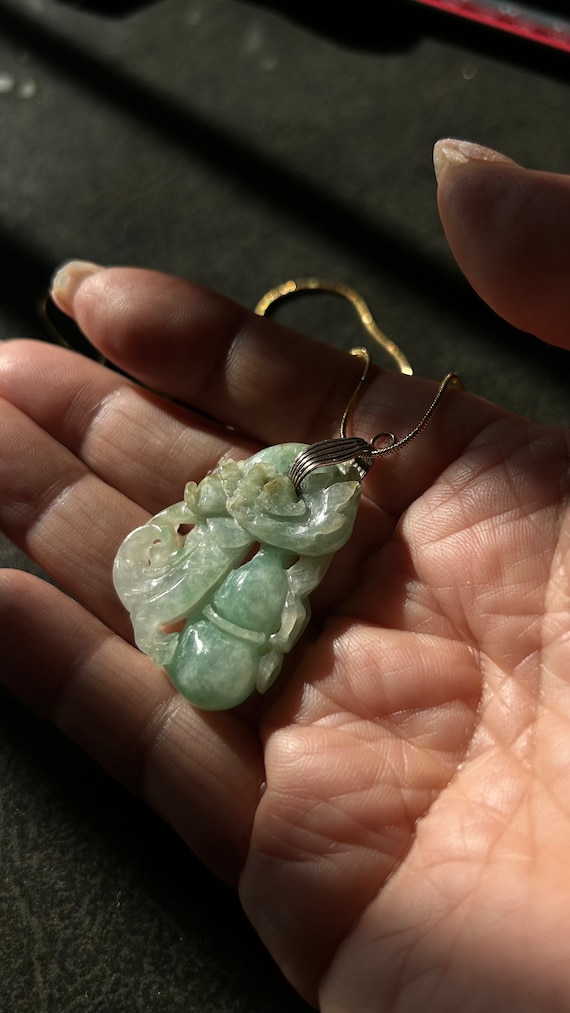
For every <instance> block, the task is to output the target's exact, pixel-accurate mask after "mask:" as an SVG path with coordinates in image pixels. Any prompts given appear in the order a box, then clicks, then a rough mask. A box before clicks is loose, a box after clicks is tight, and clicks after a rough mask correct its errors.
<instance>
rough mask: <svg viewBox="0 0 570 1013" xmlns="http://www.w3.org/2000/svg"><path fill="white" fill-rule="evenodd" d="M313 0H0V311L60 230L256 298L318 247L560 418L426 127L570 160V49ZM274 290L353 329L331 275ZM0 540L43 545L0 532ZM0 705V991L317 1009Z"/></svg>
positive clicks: (107, 259)
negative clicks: (305, 286) (461, 242)
mask: <svg viewBox="0 0 570 1013" xmlns="http://www.w3.org/2000/svg"><path fill="white" fill-rule="evenodd" d="M330 6H332V5H329V4H312V5H310V4H301V3H297V4H295V3H291V4H287V3H285V2H282V3H279V4H277V3H276V4H274V5H271V4H263V3H261V2H258V3H245V2H240V0H157V2H155V3H152V2H147V3H142V2H140V3H137V2H136V0H130V2H127V0H125V2H119V0H116V2H115V3H114V4H110V3H103V2H102V0H100V3H99V12H96V10H94V9H90V8H95V7H97V4H96V3H95V0H93V3H90V4H87V3H83V4H82V3H80V2H79V0H77V2H76V3H72V2H66V3H63V2H61V3H58V2H56V0H0V138H1V157H0V258H1V271H0V339H8V338H10V337H11V336H14V335H27V336H34V337H38V336H44V335H45V331H44V327H43V324H42V319H41V314H40V313H38V307H39V306H41V303H42V300H43V298H44V295H45V291H46V289H47V286H48V284H49V279H50V276H51V274H52V272H53V270H54V269H55V267H56V266H57V265H58V264H59V263H60V262H61V261H63V260H66V259H68V258H70V257H81V258H86V259H90V260H95V261H99V262H100V263H102V264H117V263H129V264H138V265H145V266H149V267H154V268H158V269H161V270H165V271H171V272H174V273H176V274H181V275H185V276H189V277H193V278H195V279H197V280H199V281H201V282H204V283H205V284H207V285H209V286H211V287H214V288H219V289H221V290H222V291H224V292H225V293H227V294H228V295H230V296H232V297H234V298H236V299H238V300H240V301H242V302H244V303H246V304H248V305H254V304H255V303H256V302H257V299H258V297H259V296H260V295H261V294H262V293H263V292H264V291H265V290H266V289H268V288H271V287H272V286H274V285H275V284H277V283H278V282H281V281H284V280H285V279H287V278H289V277H295V276H297V277H298V276H304V275H308V274H311V275H320V276H321V277H325V278H334V279H338V280H340V281H343V282H345V283H349V284H352V285H354V286H355V287H356V288H357V289H358V290H359V291H360V292H361V293H362V294H363V295H364V296H365V298H366V299H367V300H368V302H369V303H370V305H371V307H372V309H373V311H374V312H375V315H376V316H377V318H378V321H379V323H380V325H381V326H382V327H383V328H384V330H385V331H386V332H387V333H388V334H389V335H390V336H391V337H392V338H393V339H394V340H395V341H396V342H397V343H398V344H400V345H401V346H402V348H403V349H404V351H405V352H406V354H407V355H408V357H409V358H410V359H411V361H412V364H413V365H414V367H415V369H416V372H418V373H422V374H425V375H428V376H431V377H434V378H437V379H439V378H440V377H441V376H442V375H443V374H444V373H446V372H447V371H448V370H450V369H453V370H456V371H457V372H459V373H460V374H461V375H462V376H463V377H464V379H465V382H466V385H467V386H468V387H469V388H470V389H471V390H474V391H475V392H477V393H479V394H481V395H482V396H485V397H490V398H492V399H494V400H497V401H499V402H500V403H501V404H503V405H506V406H507V407H509V408H511V409H513V410H515V411H520V412H523V413H525V414H527V415H530V416H531V417H532V418H534V419H536V420H539V421H545V422H567V421H568V416H569V415H570V411H569V407H568V393H567V391H568V384H567V380H566V369H567V357H565V356H564V355H563V354H562V353H561V352H560V351H558V350H556V349H550V348H547V347H545V346H542V345H540V344H539V343H538V342H537V341H536V340H535V339H534V338H532V337H530V336H528V335H522V334H520V333H517V332H514V331H513V330H511V329H510V328H508V327H507V326H506V325H504V324H503V323H502V322H501V321H499V320H497V319H496V318H495V317H493V315H492V314H491V313H490V312H489V311H487V310H486V309H485V308H484V307H482V306H481V304H480V303H479V301H478V300H477V298H476V297H475V296H474V295H472V294H471V293H470V291H469V290H468V288H467V286H466V284H465V283H464V281H463V279H462V277H461V276H460V274H459V272H458V271H457V269H456V268H455V266H454V264H453V261H452V259H451V257H450V254H449V253H448V250H447V247H446V244H445V240H444V238H443V235H442V231H441V227H440V224H439V219H438V215H437V210H436V203H435V185H434V179H433V172H432V167H431V150H432V146H433V142H434V141H435V140H436V139H437V138H438V137H442V136H446V135H451V136H459V137H465V138H469V139H472V140H476V141H479V142H480V143H483V144H487V145H490V146H492V147H496V148H498V149H500V150H503V151H505V152H506V153H507V154H509V155H510V156H511V157H513V158H515V159H517V160H518V161H520V162H522V163H524V164H525V165H528V166H530V167H536V168H545V169H550V170H553V171H562V172H564V171H570V129H569V113H570V89H569V85H568V75H569V73H570V57H564V56H561V55H560V54H555V53H553V52H549V51H547V50H538V48H533V47H531V46H525V45H520V44H514V43H511V42H509V41H508V40H507V39H506V38H505V37H503V36H499V35H492V34H489V33H485V32H484V31H480V30H478V29H475V28H474V27H467V26H462V25H460V24H459V23H458V22H457V21H455V20H453V19H446V18H445V17H442V16H440V15H437V14H435V13H434V14H425V13H424V12H422V14H421V16H420V15H419V14H417V13H416V12H415V11H413V10H412V8H411V7H409V6H408V5H407V4H406V3H404V2H400V3H398V2H395V3H393V4H390V3H384V4H383V5H380V4H364V3H359V2H357V0H356V2H352V3H351V4H349V5H342V12H343V13H342V18H339V19H337V20H335V16H334V14H333V13H331V12H330V11H326V8H329V7H330ZM307 8H310V15H309V16H307V14H306V9H307ZM369 8H374V12H371V11H370V9H369ZM284 11H287V12H288V14H287V13H284ZM280 313H281V316H280V319H282V320H283V321H284V322H292V323H294V324H295V325H296V326H299V327H302V328H306V329H309V330H311V331H312V332H313V333H316V334H319V335H320V336H321V337H323V338H325V339H326V340H331V341H334V342H335V343H337V344H340V345H343V346H346V347H349V346H351V345H353V344H359V343H361V342H362V340H363V335H361V334H360V332H359V331H358V329H357V327H356V325H355V320H354V318H353V315H352V312H351V310H350V309H349V308H348V307H347V308H346V309H345V307H343V306H342V305H341V304H339V303H338V301H336V300H334V299H332V298H330V299H329V298H328V297H320V298H319V299H317V298H316V297H312V298H309V299H299V300H298V301H296V302H295V303H291V304H286V305H285V306H284V307H283V309H282V310H281V311H280ZM379 361H381V360H379ZM0 561H1V562H2V563H4V564H8V565H17V566H22V567H23V566H26V567H30V568H32V569H33V567H32V566H31V564H29V563H28V562H27V561H26V560H25V559H24V558H23V556H22V555H21V554H20V553H18V552H16V550H14V549H13V548H12V547H11V546H9V545H8V544H6V543H5V542H4V541H2V542H0ZM32 621H33V617H31V622H32ZM1 659H2V650H1V645H0V665H1V664H2V660H1ZM0 707H1V709H0V849H1V856H2V862H1V870H2V872H1V875H2V886H1V889H0V898H1V901H0V903H1V905H2V908H1V912H0V931H1V937H0V969H1V971H0V1013H8V1011H10V1013H12V1011H13V1013H19V1011H22V1013H23V1011H30V1013H32V1011H33V1013H51V1011H54V1013H80V1011H85V1013H95V1011H97V1013H159V1011H165V1013H209V1011H215V1013H265V1011H267V1013H301V1011H303V1010H308V1007H307V1006H306V1005H305V1004H304V1003H303V1002H302V1001H301V1000H300V999H298V998H297V997H296V996H295V994H294V993H293V992H292V990H291V989H290V988H289V986H288V985H287V984H286V982H284V980H283V979H282V977H281V975H280V973H279V972H278V971H277V969H276V968H275V967H274V965H273V963H272V961H271V959H270V958H269V957H268V956H267V955H266V953H265V951H264V950H263V948H262V946H261V945H260V944H259V942H258V941H257V939H256V938H255V935H254V934H253V932H252V931H251V930H250V929H249V927H248V924H247V922H246V920H245V918H244V916H243V915H242V913H241V910H240V908H239V904H238V902H237V900H236V898H235V897H234V895H233V894H232V893H231V892H230V891H228V890H226V889H225V888H224V887H222V886H221V885H219V884H218V883H217V882H216V881H215V880H214V879H213V878H212V877H211V876H210V875H209V874H208V873H207V872H206V871H205V870H204V869H203V868H202V867H201V866H200V865H199V864H198V863H197V862H195V861H194V860H193V858H192V856H190V855H189V854H188V853H187V852H186V849H185V848H184V847H183V846H182V844H181V843H180V841H179V840H178V839H177V838H176V837H175V836H174V835H173V834H172V833H171V832H170V831H169V830H168V828H166V827H164V826H163V825H162V824H161V823H160V822H159V821H158V820H157V819H156V818H155V817H154V816H153V815H152V814H151V813H149V812H148V811H147V810H146V809H145V808H144V807H143V806H142V805H141V804H140V803H139V802H138V801H136V800H133V799H132V798H131V797H130V796H128V795H127V794H126V793H125V792H124V791H123V790H122V789H120V788H118V787H117V786H116V785H115V784H114V783H112V782H111V781H110V780H109V778H108V777H107V776H106V775H105V774H104V773H102V772H101V771H100V770H99V769H98V768H97V767H95V765H94V764H92V763H91V762H90V761H89V760H88V759H86V758H84V757H83V756H82V755H81V754H80V753H79V752H78V751H77V750H76V749H75V748H74V747H73V746H71V745H70V744H69V743H68V742H67V741H66V740H64V739H63V738H62V737H61V736H59V735H58V734H57V733H56V732H54V731H53V730H52V729H51V728H50V727H49V726H47V725H46V724H44V723H43V722H41V721H39V720H38V719H36V718H35V717H34V716H32V715H30V714H29V713H28V712H27V711H25V710H24V708H22V707H21V706H20V705H19V704H17V703H16V702H15V701H13V700H12V698H10V697H9V696H8V695H6V694H2V695H1V696H0Z"/></svg>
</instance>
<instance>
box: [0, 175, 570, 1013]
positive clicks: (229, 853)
mask: <svg viewBox="0 0 570 1013" xmlns="http://www.w3.org/2000/svg"><path fill="white" fill-rule="evenodd" d="M438 200H439V207H440V213H441V217H442V222H443V225H444V229H445V231H446V234H447V236H448V239H449V242H450V245H451V248H452V250H453V252H454V254H455V256H456V258H457V260H458V263H459V264H460V266H461V268H462V269H463V270H464V272H465V273H466V275H467V277H468V278H469V280H470V281H471V283H472V284H473V285H474V287H475V288H476V289H477V291H478V292H479V293H480V294H481V295H482V296H483V298H484V299H486V300H487V301H488V302H489V303H490V304H491V305H492V306H493V307H494V308H495V309H496V310H497V311H498V312H499V313H501V314H502V315H503V316H505V317H506V318H507V319H509V320H511V321H513V322H514V323H516V324H517V325H518V326H519V327H522V328H524V329H525V330H531V331H533V332H534V333H536V334H537V336H538V337H540V338H543V339H545V340H548V341H552V342H557V343H559V344H561V345H564V344H566V345H567V344H568V330H567V321H568V319H569V318H570V305H569V303H570V294H569V291H570V290H569V288H568V285H567V281H566V279H567V278H568V275H569V272H570V252H569V251H568V244H567V236H568V231H569V228H568V226H569V225H570V220H569V219H570V180H568V179H566V178H563V177H556V176H549V175H547V174H544V173H532V172H527V171H526V170H524V169H522V168H520V167H518V166H516V165H514V163H511V162H502V161H496V160H495V161H490V160H485V159H483V158H476V159H468V160H466V161H463V162H457V163H449V164H444V165H443V168H442V170H441V174H440V179H439V188H438ZM80 280H81V279H80ZM76 281H77V279H76ZM66 298H67V302H66V306H67V309H68V310H69V311H70V312H71V313H72V314H73V316H74V317H75V319H76V320H77V322H78V323H79V325H80V326H81V328H82V329H83V330H84V332H85V333H86V334H87V336H88V337H89V338H90V340H91V341H92V342H93V344H94V345H96V346H97V348H99V349H100V350H101V351H102V352H103V353H104V354H105V355H106V356H108V357H109V358H110V359H112V360H113V361H115V362H117V363H118V364H120V365H121V366H122V367H123V368H124V369H126V370H127V371H128V372H129V373H130V374H131V375H133V376H134V377H136V378H137V379H139V380H141V381H142V382H144V383H147V384H149V385H152V387H153V389H155V390H157V389H158V390H162V391H164V392H166V393H168V394H171V395H173V396H174V397H176V398H178V399H182V400H183V401H185V402H186V403H189V404H192V405H193V406H194V407H195V408H196V409H199V410H201V411H205V412H207V413H208V414H209V415H210V416H214V417H215V418H221V419H222V420H223V422H225V423H228V424H231V425H232V426H233V427H234V430H232V431H229V430H227V429H225V428H223V427H222V426H219V425H217V424H216V423H213V422H205V421H204V418H203V417H201V416H198V415H194V414H192V412H191V411H186V410H185V409H183V408H180V407H179V406H176V405H173V404H172V403H170V402H167V401H165V400H162V399H161V398H160V397H159V396H158V395H155V394H150V393H148V392H146V391H144V390H142V389H141V388H138V387H137V386H135V385H134V384H131V383H130V382H129V381H127V380H125V379H124V378H123V377H121V376H119V375H118V374H115V373H111V372H109V371H107V370H105V369H104V368H103V367H101V366H99V365H96V364H94V363H92V362H89V361H87V360H84V359H81V358H75V357H73V356H72V353H69V352H67V351H64V350H62V349H57V348H53V347H48V346H44V345H41V344H36V343H32V342H22V341H15V342H9V343H6V344H5V346H4V347H3V348H2V349H1V351H0V399H1V400H0V527H1V528H2V529H3V530H4V531H5V532H6V534H7V535H8V536H9V537H10V538H12V539H13V540H14V541H15V542H16V543H18V544H19V545H20V546H22V548H23V549H24V550H25V551H26V552H27V553H29V554H30V555H31V556H33V557H34V558H35V559H37V560H38V562H39V563H40V564H41V565H42V566H43V567H44V568H45V569H46V570H48V571H50V572H51V573H53V575H54V576H55V578H56V580H57V582H58V584H59V585H60V587H63V588H65V589H67V591H68V593H69V597H67V596H66V595H65V594H64V592H63V591H60V590H58V589H56V588H55V587H53V586H51V585H46V584H44V583H42V582H40V581H39V580H37V579H36V578H33V577H31V576H29V575H27V574H24V573H20V572H7V571H3V572H2V573H0V639H1V642H2V644H3V645H4V646H3V652H4V659H5V661H4V664H3V666H2V677H3V679H4V680H5V681H6V683H7V684H8V685H9V686H10V688H11V689H12V690H13V691H14V692H15V693H16V694H18V696H20V697H22V698H23V699H24V700H26V701H27V702H29V704H30V705H31V706H33V707H34V708H36V709H37V710H39V711H41V712H42V713H44V714H47V715H49V716H50V717H51V718H52V719H53V720H54V721H55V722H56V724H57V725H58V726H59V727H60V728H61V729H62V730H63V731H64V732H65V733H66V734H67V735H69V736H70V737H71V738H73V739H74V740H75V741H76V742H78V743H80V744H81V745H82V746H83V747H84V748H85V749H86V750H88V751H89V752H90V753H91V754H92V755H93V756H94V757H96V758H97V760H99V762H100V763H102V764H103V765H104V766H105V767H107V769H108V770H110V771H111V773H112V774H113V775H114V776H115V777H117V778H119V779H120V780H121V781H122V782H124V783H125V784H127V785H128V786H129V787H130V788H132V790H134V791H136V792H139V793H140V794H142V795H143V796H144V797H145V798H146V799H147V800H148V802H149V804H150V805H152V806H154V807H155V809H157V810H158V812H159V813H161V814H162V816H163V817H164V818H165V819H166V820H167V821H168V822H169V823H170V824H171V825H172V826H173V827H175V828H176V830H177V831H178V832H179V833H180V834H181V835H182V836H183V837H184V839H185V840H186V841H187V843H188V845H189V847H191V848H192V849H193V850H194V851H195V852H196V853H197V854H198V855H200V856H202V857H203V858H204V860H205V861H207V862H208V863H209V864H210V865H211V867H212V868H214V869H215V871H216V872H217V873H218V874H219V875H220V876H222V877H224V878H225V879H227V880H228V881H230V882H234V883H235V884H236V885H237V886H238V887H239V890H240V893H241V897H242V900H243V904H244V907H245V910H246V912H247V914H248V916H249V917H250V919H251V920H252V922H253V924H254V926H255V927H256V929H257V930H258V932H259V933H260V935H261V937H262V938H263V940H264V941H265V943H266V944H267V946H268V947H269V949H270V951H271V952H272V954H273V955H274V957H275V959H276V961H277V962H278V963H279V965H280V966H281V967H282V968H283V970H284V972H285V974H286V975H287V976H288V977H289V978H290V980H291V981H292V982H293V984H294V985H295V987H296V988H297V989H298V990H299V991H300V992H301V993H302V994H303V995H304V996H305V997H306V998H307V999H308V1000H309V1001H310V1002H312V1003H314V1004H315V1005H319V1007H320V1009H321V1010H322V1011H323V1013H354V1011H355V1010H358V1013H369V1011H370V1013H372V1011H374V1013H384V1011H386V1013H387V1011H390V1013H392V1011H397V1013H417V1010H418V1009H428V1010H430V1011H437V1013H439V1011H444V1013H448V1011H449V1013H452V1011H453V1013H479V1011H485V1013H494V1011H496V1013H499V1011H500V1013H509V1011H517V1013H521V1011H522V1013H527V1011H528V1013H531V1011H538V1010H540V1011H548V1013H554V1011H559V1010H560V1011H562V1010H568V1007H569V1003H570V934H569V933H568V917H569V911H570V873H569V872H568V854H569V850H570V687H569V686H568V681H569V680H570V516H569V511H568V497H569V485H570V482H569V445H568V436H567V434H565V433H564V432H562V431H560V430H557V429H553V428H549V429H544V428H539V427H537V426H535V425H531V424H530V423H528V422H526V421H524V420H522V419H519V418H516V417H513V416H512V415H510V414H508V413H506V412H505V411H503V410H501V409H499V408H496V407H494V406H492V405H490V404H488V403H486V402H483V401H480V400H478V399H475V398H473V397H471V396H470V395H468V394H465V393H462V392H458V391H449V392H448V393H447V394H446V396H445V398H444V400H443V402H442V405H441V408H440V409H439V410H438V414H437V416H436V418H435V419H434V420H433V423H432V425H431V427H430V428H429V429H428V430H427V431H426V432H425V433H424V434H423V435H422V437H421V441H417V443H415V444H412V445H410V446H409V447H408V448H406V450H405V452H403V453H401V454H399V455H395V456H394V457H393V458H389V457H388V458H386V459H385V460H384V461H382V462H381V464H378V465H377V466H376V467H375V468H374V469H373V470H372V471H371V472H370V475H369V476H368V477H367V479H366V482H365V485H364V498H363V503H362V506H361V510H360V512H359V515H358V518H357V524H356V528H355V531H354V534H353V537H352V538H351V540H350V542H349V543H348V544H347V545H346V546H345V548H344V549H342V550H341V551H340V552H339V553H338V554H337V556H336V557H335V560H334V562H333V564H332V567H331V569H330V571H329V573H328V574H327V577H326V578H325V581H324V582H323V584H322V585H321V587H320V588H319V590H318V591H317V592H316V593H315V595H314V596H313V600H312V605H313V612H314V622H313V625H312V627H311V629H310V632H309V634H308V636H307V637H306V639H305V641H304V642H303V644H302V645H299V646H298V647H297V649H296V651H295V652H294V654H293V656H292V657H291V658H289V659H288V663H287V670H286V672H285V673H284V675H283V676H282V677H281V679H280V682H279V692H278V693H276V694H270V699H269V700H262V701H254V702H252V703H249V702H248V704H246V705H244V707H243V708H241V709H240V710H239V711H238V712H221V713H216V714H208V715H204V714H203V713H201V712H199V711H197V710H195V709H193V708H192V706H191V705H190V704H188V702H187V701H185V700H184V699H182V698H181V697H180V696H178V695H176V693H175V692H174V691H173V689H172V688H171V686H170V684H169V682H168V680H167V679H166V677H165V676H164V674H163V673H161V672H159V671H157V669H155V668H154V667H153V665H152V664H151V663H150V662H149V661H148V659H146V658H145V657H143V656H141V655H140V654H139V653H138V652H137V651H136V650H135V649H134V647H133V646H132V641H131V631H130V626H129V622H128V619H127V616H126V613H125V612H124V610H123V609H122V607H121V606H120V604H119V602H118V600H117V598H116V596H115V594H114V592H113V589H112V584H111V567H112V561H113V557H114V555H115V552H116V550H117V547H118V545H119V543H120V542H121V540H122V539H123V538H124V536H125V535H126V534H127V532H128V531H129V530H131V529H132V528H133V527H135V526H136V525H138V524H141V523H142V522H144V521H145V520H146V519H147V518H148V516H149V514H151V513H156V512H157V511H158V510H159V509H161V508H163V507H164V506H166V505H168V504H169V503H173V502H176V501H177V500H178V499H180V494H181V490H182V489H183V487H184V484H185V483H186V482H187V481H188V480H189V479H193V480H196V481H199V480H200V479H201V478H202V477H203V476H204V474H205V473H206V472H207V471H208V470H209V469H211V468H212V467H214V466H215V465H216V464H217V463H218V461H219V460H220V459H221V458H222V457H223V456H224V455H229V454H231V455H233V456H236V455H237V456H241V457H245V456H248V455H249V454H251V453H254V452H255V451H256V450H257V449H259V447H260V446H262V445H267V444H273V443H279V442H283V441H289V440H304V441H307V442H311V441H313V440H316V439H322V438H323V437H324V436H326V435H334V430H335V425H336V423H337V420H338V418H339V416H340V414H341V412H342V409H343V407H344V405H345V404H346V401H347V399H348V397H349V395H350V392H351V390H352V389H353V387H354V382H355V374H357V373H358V368H359V367H358V364H357V363H354V362H351V361H350V359H347V357H346V356H345V355H344V354H342V353H340V352H337V351H335V350H332V349H326V348H324V347H322V346H320V345H318V344H316V343H315V342H312V341H309V340H308V339H305V338H303V337H300V336H299V335H293V334H289V333H288V332H286V331H284V330H283V329H282V328H280V327H279V326H277V325H276V324H273V323H271V322H269V321H265V320H260V319H259V318H255V317H253V316H252V315H251V314H249V313H248V312H247V311H245V310H243V309H241V308H240V307H237V306H235V305H234V304H232V303H230V302H228V301H227V300H225V299H223V298H222V297H221V296H217V295H215V294H214V293H211V292H208V291H205V290H204V289H201V288H198V287H197V286H194V285H193V284H191V283H189V282H186V281H181V280H177V279H173V278H168V277H165V276H161V275H158V274H154V273H151V272H144V271H140V270H129V269H123V268H113V269H109V270H105V271H100V272H97V273H94V274H86V275H85V276H84V277H83V279H82V280H81V284H78V285H76V291H75V293H74V294H70V293H68V295H67V297H66ZM60 301H61V302H62V303H63V302H64V300H63V298H62V297H61V298H60ZM301 362H302V369H301V368H299V365H300V363H301ZM71 367H72V368H71ZM261 380H263V382H261ZM432 394H433V386H432V385H431V384H429V383H427V382H425V381H422V380H419V379H418V380H416V379H411V380H410V379H409V378H406V377H401V376H398V375H391V374H388V373H376V374H374V375H373V376H372V378H371V380H370V382H369V383H368V385H367V387H366V389H365V391H364V392H363V395H362V399H361V401H360V404H359V406H358V409H357V413H356V419H355V428H356V431H358V432H364V433H366V432H370V433H374V432H377V431H379V430H392V431H394V432H397V433H399V432H405V431H407V429H409V428H411V427H412V426H413V425H414V423H415V422H416V421H417V419H418V417H420V416H421V414H422V412H423V410H424V408H425V406H426V404H427V403H428V402H429V399H430V397H431V396H432ZM292 400H294V401H295V404H296V406H297V410H296V411H295V413H293V414H291V413H290V411H289V406H290V404H291V402H292ZM267 405H271V409H272V410H271V411H270V412H268V411H267ZM379 406H382V407H381V409H380V407H379ZM420 442H421V447H420ZM30 617H33V630H34V636H33V637H30V636H29V635H28V634H29V630H30Z"/></svg>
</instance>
